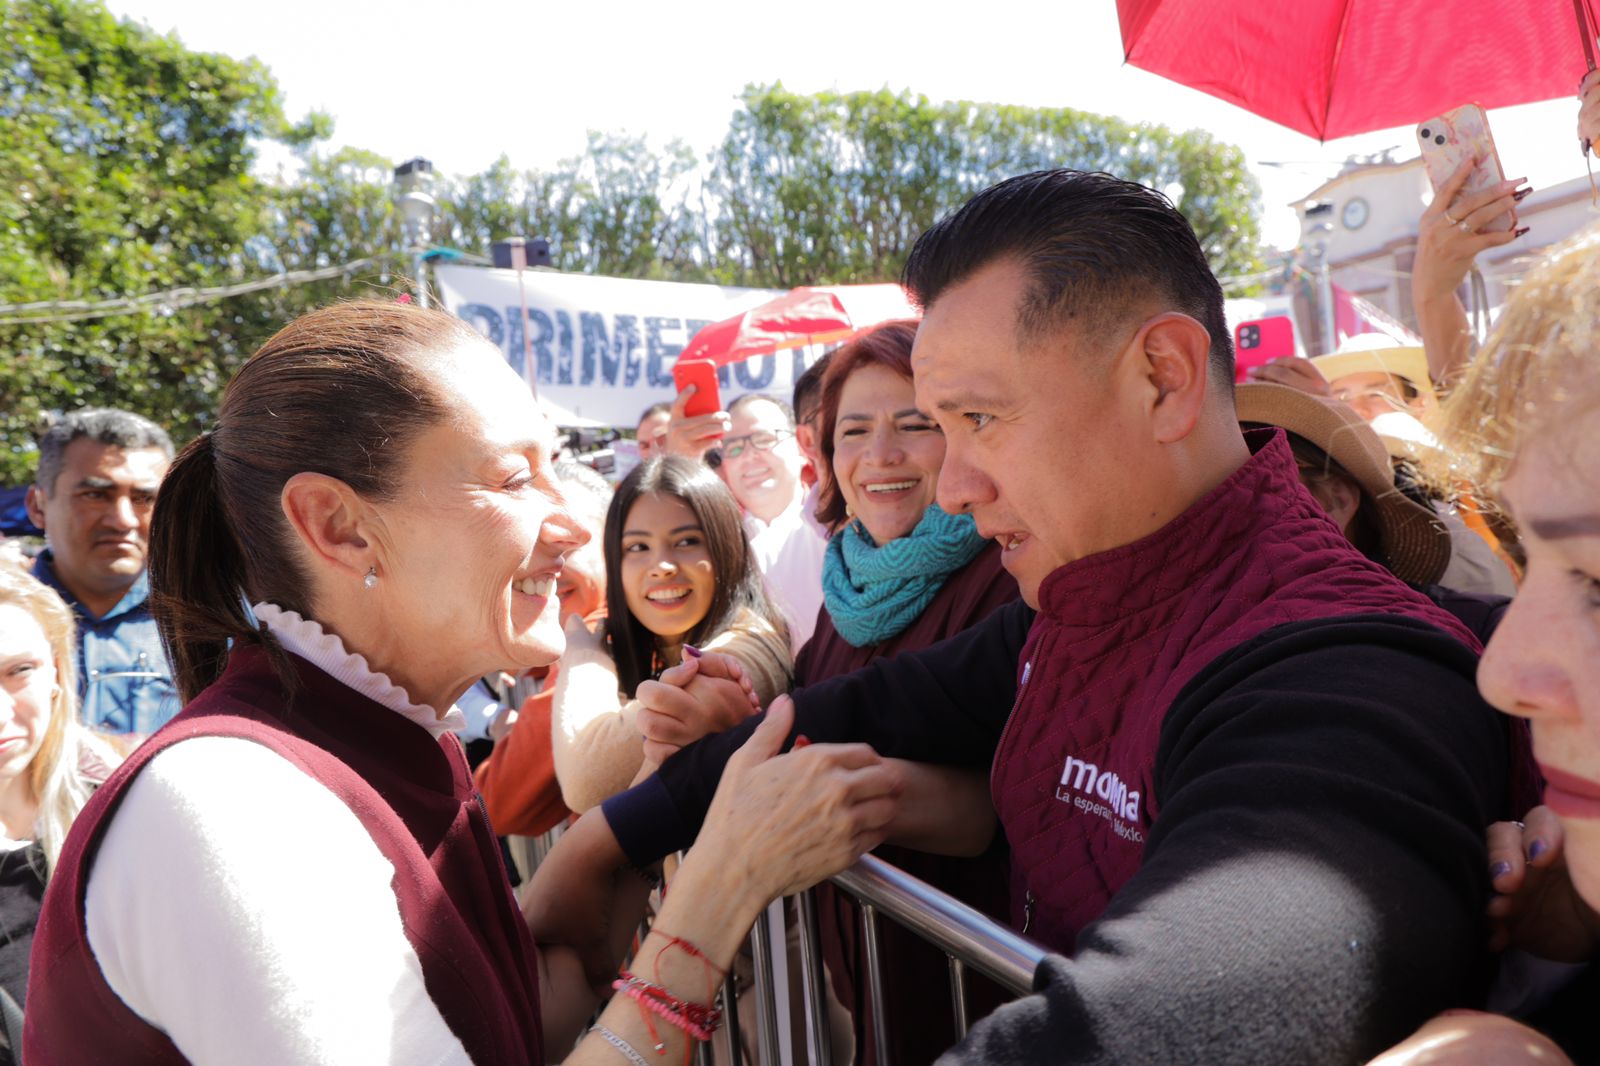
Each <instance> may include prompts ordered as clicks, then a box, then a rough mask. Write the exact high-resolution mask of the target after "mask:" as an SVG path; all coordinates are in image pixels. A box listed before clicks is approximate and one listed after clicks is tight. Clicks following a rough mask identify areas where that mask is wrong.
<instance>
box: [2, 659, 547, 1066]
mask: <svg viewBox="0 0 1600 1066" xmlns="http://www.w3.org/2000/svg"><path fill="white" fill-rule="evenodd" d="M290 661H291V662H292V663H293V665H294V667H295V668H296V669H297V670H298V673H299V688H298V690H297V692H296V693H295V695H294V696H293V697H292V698H291V697H290V696H289V695H288V694H287V693H286V692H285V691H284V686H283V685H282V683H281V682H280V681H279V680H278V678H277V676H276V675H275V674H274V673H273V670H272V668H271V665H270V663H269V661H268V659H267V656H266V654H265V653H264V652H263V651H262V650H261V649H259V648H256V647H249V646H245V647H239V648H236V649H235V650H234V651H233V654H232V656H231V657H230V659H229V662H228V668H227V670H226V671H225V672H224V674H223V676H222V677H221V678H220V679H219V680H218V681H217V682H216V683H215V684H213V685H212V686H210V687H209V688H207V689H206V690H205V691H204V692H202V693H201V694H200V695H199V696H198V697H197V698H196V699H195V700H194V701H193V702H192V703H190V705H189V706H188V707H187V708H186V709H185V710H184V711H183V712H182V713H181V714H179V715H178V717H176V718H174V719H173V720H172V721H171V722H169V723H168V724H167V725H166V726H164V727H162V729H160V730H159V731H158V732H157V733H156V734H155V735H154V736H152V737H151V738H150V739H149V740H148V741H146V742H145V743H144V744H143V745H142V746H141V747H139V748H138V749H137V750H136V751H135V752H134V753H133V755H132V756H130V757H129V759H128V761H127V762H126V763H124V764H123V765H122V766H121V767H120V768H119V769H118V770H117V772H116V773H115V774H113V775H112V776H111V778H110V780H108V781H107V782H106V783H105V785H103V786H102V787H101V788H100V789H99V791H97V792H96V793H95V794H94V796H93V798H92V799H91V800H90V801H89V803H88V805H87V806H86V807H85V808H84V810H83V812H82V813H81V814H80V815H79V816H78V820H77V822H76V823H75V824H74V825H73V828H72V832H71V834H70V835H69V836H68V838H67V842H66V846H65V848H64V849H63V850H62V854H61V860H60V862H59V863H58V865H57V867H56V870H55V873H54V874H53V875H52V877H51V879H50V887H49V889H48V890H47V891H46V893H45V899H44V908H43V911H42V913H41V915H40V919H39V926H38V930H37V932H36V933H35V936H34V949H33V960H32V977H31V983H30V987H29V993H28V1006H27V1011H26V1019H25V1026H26V1029H25V1034H24V1054H25V1058H26V1061H27V1062H28V1063H29V1064H30V1066H48V1064H50V1063H87V1062H117V1063H138V1064H158V1063H159V1064H166V1063H174V1064H177V1063H184V1062H186V1061H187V1060H186V1059H184V1057H183V1056H182V1055H181V1054H180V1053H179V1051H178V1049H177V1048H176V1047H175V1046H174V1045H173V1043H172V1041H171V1040H169V1039H168V1038H167V1037H166V1035H165V1034H164V1033H162V1032H161V1031H160V1030H159V1029H157V1028H156V1027H154V1026H152V1025H150V1024H148V1023H147V1022H145V1021H144V1020H143V1019H141V1018H140V1017H139V1016H138V1015H136V1014H135V1013H133V1011H131V1010H129V1009H128V1007H127V1006H125V1005H124V1004H123V1002H122V1000H120V999H119V998H118V997H117V995H116V993H115V992H113V991H112V989H111V987H110V985H108V984H107V983H106V980H105V978H104V977H103V976H102V975H101V972H100V967H99V965H98V964H97V963H96V961H95V958H94V954H93V952H92V951H91V949H90V947H89V936H88V932H87V930H86V928H85V917H84V899H85V894H86V892H87V891H88V885H89V872H90V870H91V868H92V867H93V864H94V857H95V852H96V850H97V849H98V847H99V845H100V841H101V840H102V839H103V837H104V834H105V829H106V826H107V825H108V824H109V823H110V820H111V818H112V816H113V815H114V814H115V813H116V809H117V805H118V803H119V802H120V801H121V798H122V796H123V794H124V792H125V791H126V790H127V788H128V785H129V784H130V783H131V782H132V781H133V780H134V778H135V777H136V776H137V775H138V773H139V771H140V770H142V769H143V768H144V766H145V765H146V764H147V763H149V761H150V760H151V759H152V758H154V757H155V756H156V755H158V754H160V753H161V752H162V751H165V750H166V749H167V748H169V747H171V746H172V745H174V744H177V743H179V742H181V741H184V740H188V739H190V738H191V737H216V736H221V737H239V738H242V739H245V740H250V741H254V742H255V743H257V744H261V745H263V746H265V747H267V748H270V749H272V750H273V751H275V752H277V753H278V754H279V755H281V756H283V757H284V758H285V759H287V760H289V761H290V762H292V763H293V764H295V765H296V766H298V767H299V768H300V769H301V770H303V771H304V772H305V773H306V774H308V775H309V776H311V777H313V778H315V779H316V780H317V781H319V782H321V783H322V784H323V785H325V786H327V788H328V789H329V790H330V791H331V792H333V794H334V795H336V796H338V797H339V798H340V799H341V800H343V801H344V802H345V804H346V805H348V806H349V808H350V811H351V813H352V814H354V815H355V816H356V818H357V819H359V820H360V822H361V824H362V825H363V826H364V827H365V828H366V829H367V831H368V832H369V833H371V834H372V839H373V841H374V843H376V844H377V846H378V849H379V850H380V851H381V852H382V853H383V854H384V856H385V857H386V858H387V859H388V860H389V861H390V862H391V863H393V864H394V870H395V875H394V881H393V885H394V890H395V897H396V900H397V901H398V904H399V910H400V917H401V921H402V923H403V925H404V927H405V934H406V937H407V939H408V940H409V941H410V942H411V946H412V947H413V948H414V949H415V950H416V953H417V958H418V959H419V960H420V961H421V963H422V976H423V981H424V984H425V985H426V987H427V989H428V994H429V995H430V996H431V997H432V998H433V1001H434V1003H435V1004H437V1005H438V1007H439V1011H440V1013H441V1014H442V1015H443V1017H444V1020H445V1023H446V1024H447V1025H449V1027H450V1030H451V1031H452V1032H453V1033H455V1034H456V1036H457V1037H458V1038H459V1039H460V1040H461V1043H462V1045H463V1046H464V1047H465V1048H466V1050H467V1053H468V1054H469V1055H470V1056H471V1059H472V1061H473V1062H475V1063H479V1064H486V1063H495V1064H508V1066H509V1064H519V1066H520V1064H526V1063H530V1062H538V1061H540V1060H541V1059H542V1054H543V1051H542V1049H543V1037H542V1035H541V1031H540V1023H539V986H538V979H537V973H538V970H537V953H536V949H535V947H534V944H533V940H532V937H531V936H530V935H529V933H528V929H527V926H526V925H525V924H524V923H523V921H522V917H521V914H520V912H519V910H518V908H517V905H516V902H515V900H514V899H513V898H512V895H511V888H510V883H509V881H508V880H507V878H506V873H505V867H504V866H503V864H502V860H501V858H500V851H499V848H498V846H497V844H496V841H495V838H494V834H493V832H492V831H491V830H490V828H489V822H488V819H487V817H486V816H485V815H484V813H483V808H482V806H481V804H480V803H479V801H478V798H477V793H476V791H475V790H474V788H473V784H472V775H471V773H470V772H469V770H468V769H467V763H466V758H465V756H464V755H463V753H462V750H461V744H460V742H459V741H457V740H456V738H455V737H454V736H444V737H441V738H439V739H437V740H435V739H434V738H433V737H431V736H429V735H428V733H427V731H426V730H423V729H420V728H418V727H417V726H416V725H415V724H413V723H411V722H408V721H406V720H405V719H403V718H401V717H400V716H399V715H398V714H396V713H395V712H393V711H391V710H389V709H388V708H386V707H384V706H382V705H381V704H378V703H375V702H373V701H371V700H369V699H367V698H365V697H363V696H360V695H358V694H357V693H356V692H354V691H353V690H351V689H350V688H348V687H346V686H345V685H342V684H340V683H339V682H338V681H336V680H334V679H333V678H332V677H330V676H328V675H327V674H326V673H324V672H322V671H321V670H319V669H317V668H316V667H314V666H312V665H311V664H310V663H308V662H306V661H305V660H303V659H300V658H297V657H293V656H291V657H290ZM268 798H269V797H263V799H264V800H266V799H268ZM307 873H308V876H315V871H314V870H311V871H308V872H307ZM328 888H329V891H335V892H336V891H338V889H339V886H337V885H329V886H328ZM240 1009H241V1010H248V1009H249V1004H240Z"/></svg>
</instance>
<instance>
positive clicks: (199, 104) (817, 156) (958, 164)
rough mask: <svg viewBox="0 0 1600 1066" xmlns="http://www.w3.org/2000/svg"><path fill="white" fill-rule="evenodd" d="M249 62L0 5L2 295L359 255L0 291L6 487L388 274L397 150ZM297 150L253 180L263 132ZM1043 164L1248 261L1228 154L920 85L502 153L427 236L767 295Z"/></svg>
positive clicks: (1181, 139)
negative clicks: (924, 91)
mask: <svg viewBox="0 0 1600 1066" xmlns="http://www.w3.org/2000/svg"><path fill="white" fill-rule="evenodd" d="M331 130H332V123H331V121H330V120H329V119H328V118H327V116H324V115H320V114H313V115H311V116H310V117H308V118H307V119H306V120H305V121H303V122H301V123H299V124H292V123H290V122H289V121H288V119H286V117H285V116H284V113H283V109H282V104H281V101H280V98H279V94H278V89H277V86H276V83H275V82H274V81H273V79H272V77H271V75H270V74H269V73H268V72H267V70H266V69H265V68H263V67H262V66H261V65H260V64H259V63H257V62H255V61H254V60H236V59H232V58H229V57H227V56H221V55H210V54H205V53H199V52H194V51H191V50H189V49H187V48H185V47H184V46H183V45H182V43H181V42H180V41H179V40H177V39H176V38H175V37H171V36H162V35H159V34H156V33H154V32H152V31H151V30H150V29H148V28H147V27H145V26H143V25H140V24H137V23H132V22H125V21H118V20H117V19H115V18H114V17H113V16H111V15H110V14H109V13H108V12H107V11H106V9H105V8H104V7H103V6H101V4H100V3H98V2H97V0H0V306H3V307H12V308H15V306H16V305H19V304H29V303H34V302H51V301H103V300H107V299H114V298H118V297H127V296H137V295H141V294H145V293H151V292H161V291H166V290H169V289H174V288H177V287H181V286H190V287H195V288H202V287H210V286H219V285H230V284H236V283H239V282H245V281H252V280H255V279H259V278H262V277H264V276H270V275H274V274H282V273H284V272H290V271H304V270H317V269H322V268H333V267H338V266H340V265H342V264H349V263H352V262H357V261H361V262H363V263H364V265H362V266H360V267H359V268H357V269H353V270H351V271H349V272H340V273H338V275H337V276H334V277H331V278H329V279H327V280H323V281H318V282H316V283H314V284H298V285H295V286H292V287H278V288H272V289H267V290H265V291H260V292H253V293H250V294H248V295H235V296H230V297H227V298H225V299H208V300H205V301H202V302H194V301H189V300H184V299H176V300H173V301H171V302H170V303H169V304H168V306H165V307H162V306H154V307H149V308H145V309H141V310H140V311H138V312H128V311H122V312H119V313H117V314H114V315H103V316H97V317H91V318H81V317H80V318H72V319H66V318H64V317H63V315H62V313H61V311H60V309H39V310H34V311H27V310H20V311H19V310H10V311H0V483H11V484H16V483H19V482H21V481H24V480H26V479H27V478H28V477H30V476H31V473H32V468H33V464H34V450H33V441H32V434H33V430H34V429H35V427H36V426H37V424H38V422H39V419H40V418H41V416H42V415H44V414H45V413H47V412H50V411H55V410H64V409H71V408H75V407H79V406H84V405H89V404H105V405H114V406H119V407H126V408H129V409H131V410H135V411H139V412H141V413H143V414H145V415H148V416H150V417H151V418H153V419H155V420H156V421H158V422H160V423H162V424H163V425H166V426H167V427H168V428H169V429H171V430H172V431H173V433H174V436H175V437H177V438H178V439H179V440H184V439H186V438H188V437H189V436H192V435H193V434H194V433H196V432H198V431H199V430H201V429H203V428H204V427H205V425H206V424H207V421H208V420H209V418H210V417H211V416H212V412H214V410H215V407H216V402H217V399H218V396H219V394H220V391H221V387H222V385H223V384H224V383H225V382H226V381H227V379H228V378H229V377H230V376H231V374H232V373H233V371H234V369H235V368H236V367H237V366H238V364H239V363H240V362H241V361H242V360H243V359H244V358H245V357H246V356H247V355H248V354H249V353H250V352H251V351H253V350H254V349H255V348H256V347H257V346H258V345H259V344H260V343H261V342H262V341H263V340H265V339H266V338H267V336H269V335H270V334H271V333H272V331H273V330H275V329H276V328H278V326H280V325H281V324H282V323H283V322H285V321H286V320H288V319H289V318H291V317H293V316H294V315H296V314H298V313H300V312H302V311H304V310H306V309H309V308H311V307H315V306H319V305H321V304H324V303H327V302H329V301H331V300H334V299H337V298H339V297H341V296H347V295H351V294H356V293H361V294H367V295H383V294H387V293H391V292H393V291H395V290H396V289H398V288H402V287H406V286H407V285H408V284H409V283H408V282H407V281H406V278H405V275H406V273H408V272H409V270H410V269H411V268H410V261H409V259H408V258H407V257H406V256H405V255H404V254H403V253H402V252H401V250H400V245H401V243H402V237H401V233H400V226H399V224H398V219H397V218H396V214H395V210H394V207H393V195H392V192H391V188H390V182H391V173H392V162H391V161H390V160H388V159H385V158H382V157H381V156H377V155H374V154H373V153H371V152H365V151H361V150H358V149H354V148H345V149H341V150H337V151H330V150H325V149H322V148H319V147H318V142H321V141H324V140H325V139H326V138H327V137H328V136H329V134H330V133H331ZM269 143H273V144H277V145H281V146H284V147H286V148H287V149H288V150H289V152H291V153H292V156H293V160H294V163H293V166H291V167H288V168H286V169H285V171H284V173H282V174H280V175H278V176H277V177H273V176H272V175H270V174H263V173H262V172H261V167H260V164H259V160H258V155H257V153H258V149H259V147H260V146H261V145H262V144H269ZM1047 166H1074V167H1082V168H1092V169H1104V170H1110V171H1112V172H1114V173H1117V174H1121V175H1123V176H1125V177H1129V178H1133V179H1135V180H1138V181H1142V182H1144V183H1146V184H1148V185H1151V186H1153V187H1155V188H1158V189H1163V190H1169V191H1170V192H1171V193H1172V194H1173V195H1174V196H1175V197H1177V198H1178V199H1179V200H1180V206H1181V207H1182V208H1183V210H1184V211H1185V213H1186V214H1187V215H1188V216H1189V218H1190V221H1191V222H1193V223H1194V225H1195V228H1196V229H1197V230H1198V231H1199V233H1200V237H1201V241H1202V242H1203V244H1204V246H1205V248H1206V250H1207V252H1208V253H1209V254H1210V256H1211V258H1212V263H1213V265H1214V267H1215V268H1216V269H1217V271H1218V272H1219V273H1241V272H1247V271H1250V270H1252V269H1253V268H1254V267H1255V263H1256V259H1255V256H1256V251H1255V249H1256V243H1257V238H1258V229H1257V213H1258V210H1259V208H1258V203H1257V201H1258V199H1259V194H1258V192H1257V188H1256V184H1255V182H1254V180H1253V179H1252V177H1251V176H1250V174H1249V173H1248V172H1247V171H1246V169H1245V167H1244V158H1243V154H1242V153H1241V152H1240V151H1239V150H1238V149H1236V148H1233V147H1231V146H1228V145H1224V144H1220V143H1218V142H1216V141H1214V140H1213V139H1212V138H1210V137H1209V136H1208V135H1206V134H1204V133H1200V132H1188V133H1175V132H1173V131H1171V130H1168V129H1165V128H1163V127H1159V126H1149V125H1137V124H1131V123H1127V122H1123V121H1121V120H1117V119H1107V118H1101V117H1097V116H1093V115H1088V114H1084V113H1082V112H1077V111H1071V110H1067V109H1032V108H1021V107H1003V106H994V105H987V104H972V103H949V104H942V103H930V102H929V101H928V100H927V99H925V98H923V97H920V96H915V95H912V94H910V93H898V94H896V93H891V92H888V91H880V92H861V93H845V94H840V93H821V94H818V95H815V96H802V95H797V94H795V93H791V92H789V91H788V90H786V89H784V88H783V87H782V86H771V87H759V86H752V87H750V88H748V89H747V90H746V91H745V94H744V97H743V100H742V105H741V107H740V108H739V109H738V111H737V112H736V113H735V115H734V117H733V119H732V121H731V123H730V125H729V128H728V131H727V134H726V136H725V137H724V139H723V141H722V143H721V144H720V145H719V146H718V147H717V148H716V149H715V150H713V151H712V153H711V154H710V156H709V158H708V159H706V160H704V161H700V160H697V159H696V158H695V157H694V155H693V154H692V153H691V152H690V151H689V150H688V149H687V148H686V147H684V146H683V145H682V144H678V143H671V144H668V145H666V146H665V147H662V148H659V149H658V148H656V147H653V146H652V145H651V144H649V143H648V142H647V141H646V140H645V139H644V138H641V137H636V136H629V135H621V134H618V135H606V134H598V133H595V134H591V135H590V138H589V143H588V145H587V149H586V151H585V152H584V153H582V154H581V155H579V156H575V157H573V158H571V159H567V160H563V161H562V162H560V163H558V164H557V165H555V166H553V167H551V168H549V169H547V170H537V171H519V170H516V169H515V168H513V167H512V165H511V163H510V162H509V160H507V159H505V158H501V159H500V160H499V161H497V162H496V163H495V164H494V165H492V166H491V167H490V168H489V169H488V170H486V171H484V172H483V173H481V174H475V175H468V176H464V177H453V178H452V177H444V176H441V178H440V180H439V181H438V183H437V187H436V189H435V195H436V197H437V199H438V201H439V210H438V212H437V214H436V216H435V222H434V230H433V232H432V234H431V237H432V240H433V243H435V244H437V245H444V246H450V247H454V248H458V249H461V250H463V251H465V252H468V253H475V254H480V255H481V254H486V253H487V251H488V245H489V244H490V243H491V242H492V241H494V240H496V239H498V238H500V237H505V236H509V235H513V234H524V235H529V236H544V237H548V238H549V239H550V241H551V243H552V245H553V248H554V254H555V260H556V265H557V266H558V267H560V268H561V269H564V270H572V271H584V272H589V273H595V274H610V275H616V276H622V277H637V278H660V279H668V280H678V281H717V282H723V283H732V284H744V285H758V286H770V287H784V286H792V285H801V284H810V283H828V282H864V281H884V280H890V279H893V278H894V277H896V276H897V275H898V272H899V269H900V265H901V263H902V262H903V260H904V257H905V254H906V252H907V251H908V250H909V249H910V247H911V244H912V242H913V241H914V240H915V239H916V237H917V235H918V234H919V233H921V232H922V231H923V230H924V229H926V228H927V226H928V225H929V224H930V223H932V222H933V221H934V220H935V219H936V218H938V217H939V215H940V214H942V213H943V212H945V211H947V210H949V209H951V208H953V207H955V206H956V205H958V204H960V203H961V202H962V201H963V200H965V199H966V198H967V197H968V196H970V195H971V194H972V193H973V192H975V191H976V190H978V189H980V188H983V187H984V186H986V185H989V184H991V183H992V182H994V181H996V180H998V179H1000V178H1002V177H1005V176H1007V175H1010V174H1015V173H1019V172H1021V171H1024V170H1031V169H1036V168H1039V167H1047Z"/></svg>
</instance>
